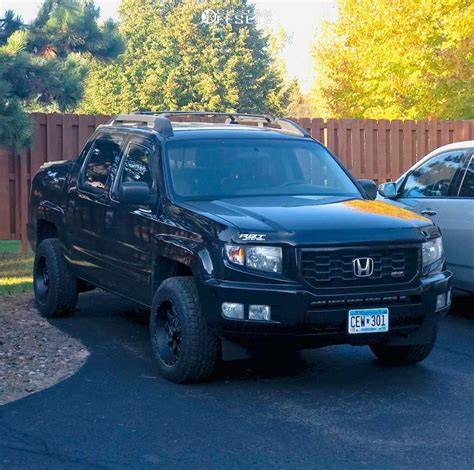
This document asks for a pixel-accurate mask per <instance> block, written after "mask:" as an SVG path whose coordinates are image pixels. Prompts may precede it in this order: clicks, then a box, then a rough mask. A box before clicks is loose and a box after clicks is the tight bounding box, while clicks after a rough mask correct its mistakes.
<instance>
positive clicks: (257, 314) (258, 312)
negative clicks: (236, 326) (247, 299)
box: [249, 305, 271, 321]
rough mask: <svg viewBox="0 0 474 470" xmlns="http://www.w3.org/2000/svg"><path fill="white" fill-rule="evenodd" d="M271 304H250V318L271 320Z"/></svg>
mask: <svg viewBox="0 0 474 470" xmlns="http://www.w3.org/2000/svg"><path fill="white" fill-rule="evenodd" d="M270 319H271V313H270V305H250V307H249V320H260V321H270Z"/></svg>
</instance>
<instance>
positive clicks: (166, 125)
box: [108, 110, 311, 137]
mask: <svg viewBox="0 0 474 470" xmlns="http://www.w3.org/2000/svg"><path fill="white" fill-rule="evenodd" d="M174 116H196V117H225V118H226V119H225V123H226V124H241V123H243V122H255V123H257V125H258V126H259V127H268V126H272V125H276V126H279V127H280V129H281V130H282V131H284V132H289V133H291V134H296V135H300V136H302V137H311V135H310V134H309V133H308V132H307V131H306V130H305V129H303V128H302V127H301V126H300V125H298V124H296V122H293V121H291V120H290V119H283V118H274V117H273V116H271V115H270V114H247V113H234V112H228V113H225V112H214V111H148V110H146V111H136V112H133V113H131V114H119V115H117V116H114V117H113V118H112V119H111V120H110V121H109V122H108V125H110V126H126V125H135V126H146V127H149V128H151V129H154V130H155V131H157V132H159V133H160V134H161V135H163V137H171V136H172V135H173V126H172V124H171V121H170V118H172V117H174Z"/></svg>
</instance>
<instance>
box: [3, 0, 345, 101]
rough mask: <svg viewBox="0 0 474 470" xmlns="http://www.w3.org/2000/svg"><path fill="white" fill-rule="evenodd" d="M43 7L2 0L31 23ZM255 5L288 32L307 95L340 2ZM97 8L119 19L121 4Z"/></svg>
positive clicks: (99, 1)
mask: <svg viewBox="0 0 474 470" xmlns="http://www.w3.org/2000/svg"><path fill="white" fill-rule="evenodd" d="M201 1H203V0H201ZM41 3H42V0H0V15H1V14H3V12H4V11H5V10H7V9H12V10H13V11H15V12H16V13H17V14H19V15H20V16H21V17H22V18H23V20H24V21H26V22H28V21H31V20H32V19H33V18H34V17H35V15H36V13H37V12H38V9H39V6H40V5H41ZM203 3H204V4H205V1H203ZM252 3H255V5H256V7H257V10H258V12H259V13H258V15H259V18H260V21H261V22H262V24H265V25H266V24H268V25H269V26H271V27H273V28H275V29H277V28H279V27H280V26H281V27H282V28H283V29H284V31H285V33H286V35H287V38H288V43H287V45H286V47H285V49H284V51H283V58H284V60H285V61H286V64H287V70H288V75H289V78H293V77H295V78H297V79H298V80H299V82H300V85H301V88H302V90H303V92H305V93H306V92H308V91H309V90H310V87H311V83H312V81H313V79H314V76H313V72H312V64H311V43H312V41H313V38H314V36H315V34H316V33H317V32H318V31H320V29H321V25H322V23H323V21H324V20H334V19H335V18H336V16H337V12H336V0H296V1H291V0H254V1H253V2H252ZM95 4H96V6H98V7H100V12H101V18H103V19H107V18H114V19H117V17H118V6H119V4H120V0H95Z"/></svg>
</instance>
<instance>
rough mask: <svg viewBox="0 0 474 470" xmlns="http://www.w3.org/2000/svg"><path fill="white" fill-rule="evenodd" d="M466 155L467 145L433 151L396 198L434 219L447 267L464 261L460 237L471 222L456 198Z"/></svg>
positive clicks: (406, 180) (406, 181)
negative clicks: (465, 146)
mask: <svg viewBox="0 0 474 470" xmlns="http://www.w3.org/2000/svg"><path fill="white" fill-rule="evenodd" d="M465 155H466V150H465V149H460V150H450V151H446V152H442V153H439V154H437V155H434V156H433V157H432V158H430V159H429V160H428V161H426V162H424V163H423V164H422V165H420V166H418V167H417V168H415V169H414V170H413V171H412V172H411V173H409V174H408V176H407V177H406V178H405V181H404V183H403V184H402V187H401V190H400V193H399V194H400V195H399V197H398V198H397V200H396V202H398V203H399V204H400V205H402V206H403V207H405V208H406V209H409V210H412V211H413V212H416V213H418V214H420V215H422V216H424V217H428V218H429V219H431V220H432V221H433V222H434V223H435V224H436V225H437V226H438V227H439V228H440V229H441V232H442V235H443V242H444V249H445V253H446V258H447V264H448V268H450V269H454V267H455V266H456V265H459V264H462V258H463V256H464V254H463V250H462V249H460V246H459V240H460V237H461V233H460V232H462V231H463V230H464V228H465V227H470V226H471V224H472V216H471V215H470V214H469V212H465V211H460V210H458V203H459V200H458V199H457V198H456V196H457V191H458V188H459V180H460V177H461V173H462V167H463V164H464V160H465Z"/></svg>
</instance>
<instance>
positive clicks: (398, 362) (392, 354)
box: [370, 323, 438, 366]
mask: <svg viewBox="0 0 474 470" xmlns="http://www.w3.org/2000/svg"><path fill="white" fill-rule="evenodd" d="M437 336H438V324H437V323H434V324H433V327H432V333H431V339H430V342H429V343H426V344H414V345H410V346H384V345H381V344H374V345H371V346H370V349H371V350H372V352H373V353H374V354H375V356H377V359H378V360H379V361H380V362H381V363H382V364H385V365H388V366H412V365H415V364H418V363H419V362H421V361H424V360H425V359H426V358H427V357H428V356H429V355H430V353H431V351H432V350H433V347H434V345H435V343H436V338H437Z"/></svg>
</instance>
